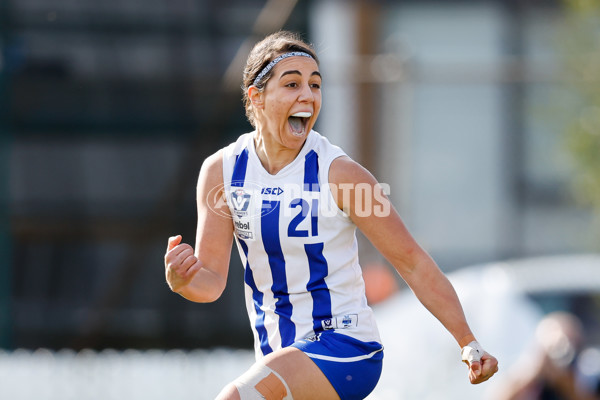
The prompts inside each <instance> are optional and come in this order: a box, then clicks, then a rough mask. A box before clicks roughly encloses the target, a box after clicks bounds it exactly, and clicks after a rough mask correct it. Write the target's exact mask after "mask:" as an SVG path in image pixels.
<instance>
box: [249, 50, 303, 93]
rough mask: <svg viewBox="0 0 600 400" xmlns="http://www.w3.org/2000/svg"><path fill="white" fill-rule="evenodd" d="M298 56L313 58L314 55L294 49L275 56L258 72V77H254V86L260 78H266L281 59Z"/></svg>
mask: <svg viewBox="0 0 600 400" xmlns="http://www.w3.org/2000/svg"><path fill="white" fill-rule="evenodd" d="M296 56H300V57H308V58H313V56H311V55H310V54H308V53H305V52H303V51H292V52H290V53H284V54H282V55H280V56H277V57H276V58H274V59H273V61H271V62H270V63H268V64H267V66H266V67H264V68H263V70H262V71H260V74H258V75H257V77H256V79H254V82H252V85H253V86H256V84H257V83H258V82H260V80H261V79H262V78H264V76H265V75H266V74H268V73H269V71H271V70H272V69H273V67H274V66H275V65H276V64H277V63H278V62H279V61H281V60H284V59H286V58H289V57H296Z"/></svg>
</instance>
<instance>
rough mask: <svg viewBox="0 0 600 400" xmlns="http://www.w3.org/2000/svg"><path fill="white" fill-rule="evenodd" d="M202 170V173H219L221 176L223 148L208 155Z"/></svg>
mask: <svg viewBox="0 0 600 400" xmlns="http://www.w3.org/2000/svg"><path fill="white" fill-rule="evenodd" d="M200 171H201V173H206V174H209V175H213V174H219V176H220V175H221V174H222V173H223V149H221V150H219V151H217V152H216V153H213V154H211V155H210V156H208V157H206V159H205V160H204V162H203V163H202V168H201V169H200Z"/></svg>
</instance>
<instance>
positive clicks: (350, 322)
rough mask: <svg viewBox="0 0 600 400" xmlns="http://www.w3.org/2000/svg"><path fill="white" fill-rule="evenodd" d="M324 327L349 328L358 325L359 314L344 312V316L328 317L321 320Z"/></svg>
mask: <svg viewBox="0 0 600 400" xmlns="http://www.w3.org/2000/svg"><path fill="white" fill-rule="evenodd" d="M321 326H323V329H325V330H328V329H348V328H356V327H357V326H358V314H344V315H343V316H339V317H333V318H327V319H324V320H323V321H321Z"/></svg>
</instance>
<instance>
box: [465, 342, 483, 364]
mask: <svg viewBox="0 0 600 400" xmlns="http://www.w3.org/2000/svg"><path fill="white" fill-rule="evenodd" d="M483 353H484V351H483V347H481V345H480V344H479V343H478V342H476V341H475V340H474V341H472V342H471V343H469V344H468V345H466V346H465V347H463V348H462V349H461V351H460V355H461V357H462V360H463V361H464V362H466V363H467V364H471V363H472V362H473V361H477V362H479V361H481V357H482V356H483Z"/></svg>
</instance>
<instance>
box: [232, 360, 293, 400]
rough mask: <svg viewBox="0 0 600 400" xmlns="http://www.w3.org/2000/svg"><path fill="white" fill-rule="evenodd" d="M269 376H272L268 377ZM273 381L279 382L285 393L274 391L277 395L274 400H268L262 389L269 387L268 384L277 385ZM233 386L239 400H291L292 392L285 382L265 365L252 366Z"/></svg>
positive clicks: (272, 399)
mask: <svg viewBox="0 0 600 400" xmlns="http://www.w3.org/2000/svg"><path fill="white" fill-rule="evenodd" d="M270 375H272V376H271V377H270ZM275 379H277V380H278V381H279V382H281V384H282V385H283V387H284V388H285V392H284V391H283V390H280V391H276V392H277V393H278V395H277V396H276V398H275V397H274V398H270V397H269V396H268V395H265V394H263V393H265V390H264V389H263V387H265V386H269V384H270V385H273V384H275V386H277V385H279V382H277V380H275ZM233 384H234V385H235V387H236V388H237V390H238V393H239V394H240V398H241V400H265V399H267V400H293V398H292V392H291V391H290V388H289V386H288V385H287V383H286V382H285V380H284V379H283V378H282V377H281V375H279V374H278V373H277V372H275V371H273V370H272V369H271V368H269V367H267V366H266V365H261V364H258V365H254V366H253V367H252V368H250V369H249V370H248V372H246V373H245V374H244V375H242V376H240V377H239V378H238V379H236V380H235V382H233Z"/></svg>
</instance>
